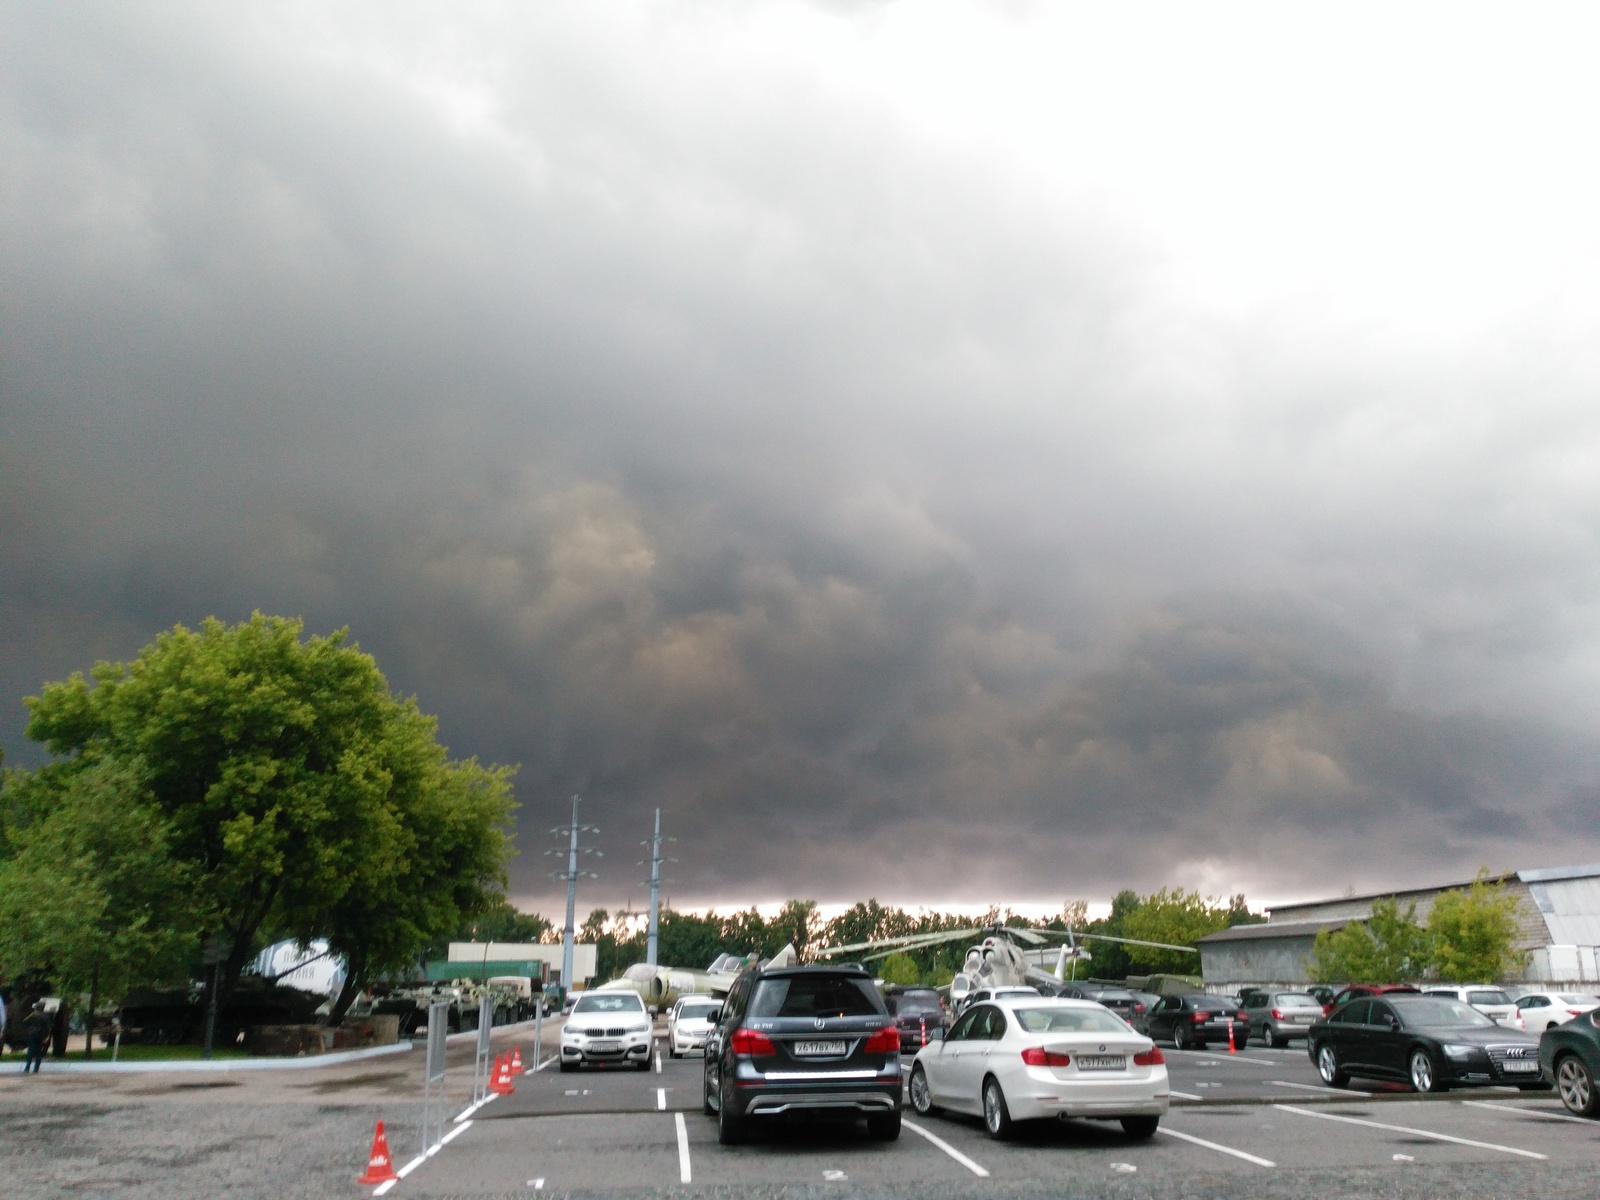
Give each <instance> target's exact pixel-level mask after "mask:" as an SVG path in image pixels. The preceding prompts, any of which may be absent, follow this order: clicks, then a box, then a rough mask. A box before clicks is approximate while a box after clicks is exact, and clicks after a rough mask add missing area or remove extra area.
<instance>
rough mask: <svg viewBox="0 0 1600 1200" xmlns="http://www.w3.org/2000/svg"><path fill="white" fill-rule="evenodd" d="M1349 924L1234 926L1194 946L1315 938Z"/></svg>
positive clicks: (1209, 934)
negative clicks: (1272, 939) (1326, 930)
mask: <svg viewBox="0 0 1600 1200" xmlns="http://www.w3.org/2000/svg"><path fill="white" fill-rule="evenodd" d="M1348 924H1350V922H1349V921H1348V920H1347V919H1345V918H1339V919H1338V920H1332V921H1267V922H1266V923H1265V924H1261V925H1235V926H1234V927H1233V928H1232V929H1221V930H1218V931H1217V932H1216V933H1208V934H1206V936H1205V937H1203V938H1200V939H1199V940H1198V941H1197V942H1196V943H1195V945H1197V946H1206V945H1211V944H1214V943H1216V942H1254V941H1264V940H1266V939H1268V938H1288V937H1315V936H1316V935H1317V934H1319V933H1321V932H1322V931H1323V930H1324V929H1343V928H1344V927H1345V926H1346V925H1348Z"/></svg>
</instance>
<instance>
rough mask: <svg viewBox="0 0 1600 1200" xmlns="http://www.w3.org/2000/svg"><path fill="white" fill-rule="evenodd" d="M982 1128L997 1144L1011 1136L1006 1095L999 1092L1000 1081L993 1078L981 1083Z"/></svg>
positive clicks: (1009, 1111) (1009, 1114)
mask: <svg viewBox="0 0 1600 1200" xmlns="http://www.w3.org/2000/svg"><path fill="white" fill-rule="evenodd" d="M983 1127H984V1129H986V1130H988V1132H989V1136H990V1137H992V1138H994V1139H995V1141H997V1142H1003V1141H1005V1140H1006V1139H1007V1138H1008V1137H1010V1136H1011V1129H1012V1122H1011V1110H1010V1109H1008V1108H1007V1107H1006V1094H1005V1093H1004V1092H1002V1091H1001V1090H1000V1081H999V1080H998V1079H995V1078H994V1077H993V1076H990V1077H989V1078H988V1079H986V1080H984V1082H983Z"/></svg>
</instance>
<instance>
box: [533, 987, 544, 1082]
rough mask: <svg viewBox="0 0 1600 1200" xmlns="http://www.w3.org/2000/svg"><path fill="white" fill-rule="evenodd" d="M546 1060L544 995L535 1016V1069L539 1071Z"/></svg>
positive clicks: (540, 998) (540, 999)
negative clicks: (540, 1065)
mask: <svg viewBox="0 0 1600 1200" xmlns="http://www.w3.org/2000/svg"><path fill="white" fill-rule="evenodd" d="M543 1061H544V997H543V996H540V997H539V1007H538V1008H536V1009H535V1010H534V1018H533V1069H534V1070H535V1071H537V1070H538V1069H539V1064H540V1063H542V1062H543Z"/></svg>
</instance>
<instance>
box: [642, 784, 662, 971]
mask: <svg viewBox="0 0 1600 1200" xmlns="http://www.w3.org/2000/svg"><path fill="white" fill-rule="evenodd" d="M660 933H661V810H660V809H659V808H658V809H656V832H655V837H653V838H652V839H651V840H650V933H649V935H648V936H647V937H646V938H645V943H644V960H645V962H647V963H649V964H650V965H651V966H652V967H653V966H655V965H656V945H657V942H658V941H659V938H660Z"/></svg>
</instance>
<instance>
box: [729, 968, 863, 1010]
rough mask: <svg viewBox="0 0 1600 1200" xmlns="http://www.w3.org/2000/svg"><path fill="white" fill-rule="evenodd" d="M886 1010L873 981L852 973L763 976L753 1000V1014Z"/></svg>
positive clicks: (751, 1004) (751, 1005)
mask: <svg viewBox="0 0 1600 1200" xmlns="http://www.w3.org/2000/svg"><path fill="white" fill-rule="evenodd" d="M883 1011H884V1009H883V1008H882V1001H880V1000H879V999H878V990H877V989H876V988H874V987H873V986H872V981H871V980H869V979H865V978H857V977H855V976H853V975H790V976H781V975H780V976H778V977H777V978H775V979H763V980H762V981H761V982H760V983H758V984H757V985H756V994H755V996H754V997H753V998H752V999H751V1001H750V1015H751V1016H752V1017H867V1016H871V1015H872V1014H873V1013H881V1012H883Z"/></svg>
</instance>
